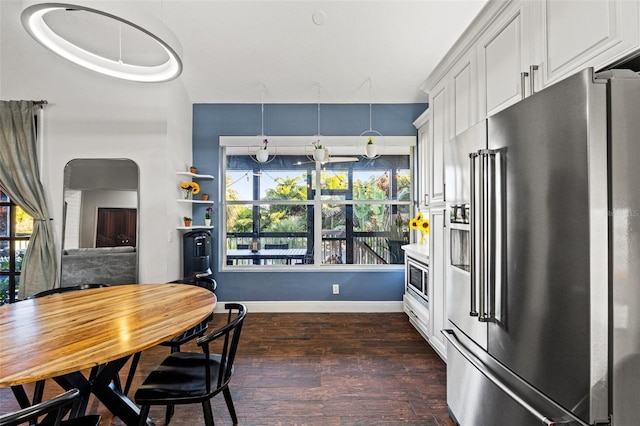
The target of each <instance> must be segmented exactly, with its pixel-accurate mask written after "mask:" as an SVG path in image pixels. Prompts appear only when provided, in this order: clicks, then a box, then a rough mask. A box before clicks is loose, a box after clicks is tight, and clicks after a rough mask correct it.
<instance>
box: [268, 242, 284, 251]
mask: <svg viewBox="0 0 640 426" xmlns="http://www.w3.org/2000/svg"><path fill="white" fill-rule="evenodd" d="M264 248H265V249H267V250H268V249H283V250H284V249H288V248H289V244H287V243H285V244H265V245H264Z"/></svg>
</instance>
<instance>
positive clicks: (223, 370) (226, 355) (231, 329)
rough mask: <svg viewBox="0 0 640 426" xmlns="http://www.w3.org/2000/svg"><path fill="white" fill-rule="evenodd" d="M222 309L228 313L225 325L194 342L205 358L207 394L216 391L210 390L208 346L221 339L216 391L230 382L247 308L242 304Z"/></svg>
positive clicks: (228, 304) (227, 305)
mask: <svg viewBox="0 0 640 426" xmlns="http://www.w3.org/2000/svg"><path fill="white" fill-rule="evenodd" d="M224 307H225V309H227V310H228V311H229V312H228V315H227V323H226V324H225V325H224V326H223V327H220V328H218V329H217V330H214V331H212V332H211V333H209V334H207V335H205V336H202V337H200V338H199V339H198V340H196V342H197V343H198V346H200V347H201V348H202V350H203V352H204V353H205V355H206V358H207V362H205V369H206V371H205V377H206V383H207V393H211V392H212V391H213V392H215V391H216V389H211V374H212V372H211V363H210V362H209V361H210V358H211V354H210V351H209V344H210V343H212V342H213V341H216V340H219V339H222V351H221V352H220V364H219V368H218V372H217V373H218V376H217V377H218V380H217V384H218V387H217V389H221V388H222V387H224V386H226V385H227V384H228V383H229V380H231V373H232V372H233V361H234V360H235V357H236V352H237V350H238V343H239V342H240V333H241V331H242V324H243V323H244V319H245V317H246V316H247V307H246V306H245V305H243V304H242V303H226V304H225V305H224Z"/></svg>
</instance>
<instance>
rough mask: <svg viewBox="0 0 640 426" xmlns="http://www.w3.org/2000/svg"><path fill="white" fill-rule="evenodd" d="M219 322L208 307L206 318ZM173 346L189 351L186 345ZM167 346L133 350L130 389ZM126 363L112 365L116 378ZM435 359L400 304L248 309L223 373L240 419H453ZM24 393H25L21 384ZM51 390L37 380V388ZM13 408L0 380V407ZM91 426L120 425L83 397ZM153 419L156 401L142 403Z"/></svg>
mask: <svg viewBox="0 0 640 426" xmlns="http://www.w3.org/2000/svg"><path fill="white" fill-rule="evenodd" d="M222 321H224V318H223V316H222V315H219V314H216V315H215V318H214V320H213V323H212V327H215V326H216V324H220V323H222ZM183 350H196V348H195V346H193V345H192V344H189V345H188V346H187V347H184V348H183ZM167 353H168V349H167V348H165V347H156V348H152V349H150V350H147V351H145V352H144V353H143V354H142V357H141V361H140V365H139V367H138V371H137V374H136V380H135V381H134V384H133V389H134V390H133V391H132V393H133V392H134V391H135V388H136V386H138V385H139V383H140V382H141V381H142V379H143V378H144V376H145V375H146V374H148V372H149V371H150V370H151V369H153V367H154V366H155V365H157V364H158V363H159V362H160V361H161V360H162V358H163V357H164V356H166V355H167ZM126 371H128V364H127V366H125V368H124V369H123V371H122V377H123V378H124V376H125V374H126ZM445 380H446V374H445V364H444V363H443V362H442V360H441V359H440V358H439V357H438V355H437V354H436V353H435V352H434V351H433V350H432V349H431V347H430V346H429V345H428V344H427V343H426V342H425V341H424V339H423V338H422V337H421V336H420V335H419V334H418V333H417V332H416V330H415V329H414V328H413V326H411V324H410V323H409V322H408V320H407V316H406V315H405V314H402V313H364V314H363V313H357V314H342V313H338V314H336V313H322V314H300V313H282V314H278V313H251V312H250V313H249V314H248V316H247V319H246V321H245V325H244V328H243V331H242V337H241V343H240V347H239V349H238V355H237V358H236V370H235V373H234V377H233V378H232V380H231V392H232V394H233V399H234V403H235V406H236V411H237V412H238V418H239V424H240V425H256V426H265V425H287V426H289V425H305V426H307V425H308V426H315V425H318V426H320V425H321V426H333V425H335V426H346V425H363V426H365V425H366V426H376V425H381V426H395V425H421V426H424V425H427V426H429V425H434V426H453V425H454V423H453V422H452V421H451V419H450V418H449V416H448V413H447V404H446V382H445ZM28 392H31V390H30V388H29V389H28ZM59 392H61V389H60V388H59V387H58V386H57V385H55V383H53V382H52V381H47V389H46V396H47V397H50V396H53V395H55V394H56V393H59ZM16 408H17V404H16V402H15V399H14V398H13V395H12V394H11V392H10V391H9V390H8V389H0V412H3V413H4V412H9V411H12V410H14V409H16ZM213 410H214V417H215V420H216V425H223V426H224V425H231V419H230V417H229V413H228V411H227V408H226V406H225V404H224V399H223V398H221V397H220V398H219V397H216V398H214V400H213ZM89 411H93V412H98V413H100V414H101V415H102V416H103V421H102V423H101V426H107V425H113V426H119V425H122V422H121V421H120V420H119V419H117V418H115V419H114V418H112V416H111V415H110V414H109V413H108V412H106V411H105V409H104V407H103V406H102V405H101V404H100V403H99V402H98V401H91V403H90V406H89ZM151 416H152V417H153V418H154V419H155V421H156V424H157V425H158V426H162V425H164V420H163V419H164V414H163V411H162V409H159V408H152V410H151ZM203 424H204V421H203V418H202V411H201V407H200V405H197V404H195V405H191V406H178V407H176V412H175V415H174V417H173V419H172V420H171V425H175V426H199V425H203Z"/></svg>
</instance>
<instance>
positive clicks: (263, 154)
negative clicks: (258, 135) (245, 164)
mask: <svg viewBox="0 0 640 426" xmlns="http://www.w3.org/2000/svg"><path fill="white" fill-rule="evenodd" d="M268 144H269V140H268V139H267V138H265V139H264V140H263V141H262V145H263V146H262V148H260V149H259V150H258V152H257V153H256V160H258V161H259V162H260V163H266V162H267V160H268V159H269V148H268V147H267V145H268Z"/></svg>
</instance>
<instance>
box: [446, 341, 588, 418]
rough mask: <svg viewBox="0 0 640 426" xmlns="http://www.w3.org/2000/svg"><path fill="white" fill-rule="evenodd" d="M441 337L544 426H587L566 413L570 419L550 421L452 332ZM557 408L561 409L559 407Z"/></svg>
mask: <svg viewBox="0 0 640 426" xmlns="http://www.w3.org/2000/svg"><path fill="white" fill-rule="evenodd" d="M442 335H443V336H444V338H445V339H446V340H447V341H448V342H449V344H451V346H453V348H454V349H455V350H457V351H458V353H460V355H462V356H463V357H464V358H465V359H466V360H467V361H469V363H471V365H473V366H474V367H475V368H476V370H478V371H479V372H480V373H481V374H482V375H483V376H485V377H486V378H487V379H488V380H489V381H491V383H493V384H494V385H495V386H497V387H498V388H499V389H500V390H501V391H502V392H504V393H505V394H506V395H507V396H508V397H509V398H511V399H513V400H514V401H515V402H516V403H517V404H518V405H520V406H521V407H522V408H524V409H525V410H527V411H528V412H529V413H530V414H531V415H532V416H534V417H535V418H536V419H537V420H539V421H540V422H541V423H542V424H544V425H546V426H556V425H560V424H573V425H576V424H577V425H580V426H589V425H588V424H587V423H585V422H583V421H582V420H580V419H579V418H577V417H575V416H574V415H572V414H570V413H568V412H567V414H569V416H568V417H571V418H564V419H561V420H555V421H554V420H552V419H550V418H549V417H548V416H546V415H544V414H543V413H542V412H540V411H539V410H537V409H536V408H535V407H533V406H532V405H531V404H529V403H528V402H527V401H525V400H524V399H523V398H522V397H520V395H518V393H517V392H515V391H514V390H513V389H511V388H510V387H509V386H508V385H507V384H506V383H505V382H504V381H503V380H501V379H500V377H498V376H497V375H496V374H494V373H493V371H491V370H490V369H489V368H487V366H486V365H485V364H484V363H483V362H482V361H481V360H480V359H478V358H477V357H476V356H475V355H474V354H473V353H472V352H471V351H470V350H469V349H467V348H466V347H465V346H464V344H463V343H462V342H460V340H458V338H457V337H456V333H455V331H454V330H451V329H444V330H442ZM532 390H533V391H534V392H536V393H537V394H538V395H540V396H541V397H543V398H544V399H545V400H547V401H548V402H549V403H551V404H553V405H554V406H557V404H556V403H555V402H553V401H551V400H550V399H548V398H547V397H545V396H544V395H542V394H540V392H539V391H537V390H535V389H534V388H532ZM558 407H559V406H558ZM559 408H560V409H562V408H561V407H559ZM562 411H565V412H566V410H564V409H562Z"/></svg>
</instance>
